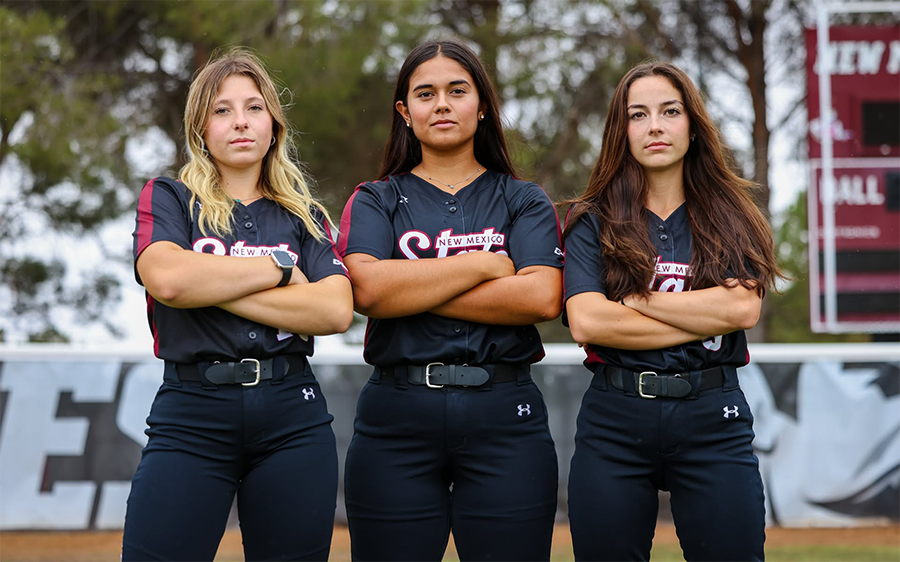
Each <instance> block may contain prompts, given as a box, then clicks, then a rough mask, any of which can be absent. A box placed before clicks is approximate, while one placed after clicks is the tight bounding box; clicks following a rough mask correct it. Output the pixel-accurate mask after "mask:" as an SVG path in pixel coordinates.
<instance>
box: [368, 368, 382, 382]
mask: <svg viewBox="0 0 900 562" xmlns="http://www.w3.org/2000/svg"><path fill="white" fill-rule="evenodd" d="M369 382H370V383H372V384H381V367H379V366H378V365H376V366H375V369H373V370H372V375H371V376H370V377H369Z"/></svg>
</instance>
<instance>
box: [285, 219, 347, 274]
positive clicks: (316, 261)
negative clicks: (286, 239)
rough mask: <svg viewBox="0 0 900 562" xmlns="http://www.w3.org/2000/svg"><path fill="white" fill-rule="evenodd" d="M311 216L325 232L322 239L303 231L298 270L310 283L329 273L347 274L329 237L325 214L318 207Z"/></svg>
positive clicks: (329, 230) (329, 232)
mask: <svg viewBox="0 0 900 562" xmlns="http://www.w3.org/2000/svg"><path fill="white" fill-rule="evenodd" d="M313 218H314V219H315V221H316V222H317V223H318V224H319V225H320V226H321V227H322V232H324V233H325V237H326V238H325V239H324V240H316V239H315V237H314V236H313V235H312V234H310V233H309V232H305V231H304V235H303V238H302V240H301V241H300V263H299V264H297V265H298V266H299V267H300V271H302V272H303V274H304V275H306V278H307V279H309V281H310V283H315V282H316V281H321V280H322V279H325V278H326V277H330V276H331V275H347V270H346V269H345V268H344V262H343V261H342V260H341V258H340V256H338V254H337V251H336V249H335V246H334V241H333V239H332V237H331V229H330V228H329V227H328V221H327V220H325V215H324V214H323V213H322V212H321V211H319V210H318V209H316V210H314V211H313Z"/></svg>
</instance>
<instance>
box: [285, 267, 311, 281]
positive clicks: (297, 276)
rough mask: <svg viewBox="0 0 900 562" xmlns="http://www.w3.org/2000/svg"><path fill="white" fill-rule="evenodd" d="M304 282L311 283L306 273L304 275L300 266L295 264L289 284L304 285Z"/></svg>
mask: <svg viewBox="0 0 900 562" xmlns="http://www.w3.org/2000/svg"><path fill="white" fill-rule="evenodd" d="M304 283H309V279H307V278H306V275H303V272H302V271H300V268H299V267H297V266H296V265H295V266H294V271H292V272H291V280H290V281H288V285H302V284H304Z"/></svg>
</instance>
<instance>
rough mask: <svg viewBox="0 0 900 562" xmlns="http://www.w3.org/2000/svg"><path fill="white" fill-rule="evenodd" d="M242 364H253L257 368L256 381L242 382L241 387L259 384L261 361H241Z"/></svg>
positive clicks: (251, 359) (250, 359)
mask: <svg viewBox="0 0 900 562" xmlns="http://www.w3.org/2000/svg"><path fill="white" fill-rule="evenodd" d="M241 363H253V364H255V366H256V380H255V381H253V382H242V383H241V386H256V385H258V384H259V359H253V358H249V359H241Z"/></svg>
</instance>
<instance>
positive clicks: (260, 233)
mask: <svg viewBox="0 0 900 562" xmlns="http://www.w3.org/2000/svg"><path fill="white" fill-rule="evenodd" d="M190 200H191V192H190V191H189V190H188V189H187V187H186V186H185V185H184V184H183V183H181V182H180V181H177V180H172V179H170V178H164V177H159V178H155V179H152V180H150V181H149V182H147V184H146V185H145V186H144V189H143V190H142V191H141V194H140V197H139V198H138V207H137V218H136V219H135V229H134V259H135V264H137V258H138V256H140V255H141V252H143V251H144V249H146V248H147V246H149V245H150V244H152V243H154V242H159V241H163V240H165V241H168V242H173V243H175V244H177V245H178V246H181V247H182V248H184V249H185V250H193V251H195V252H201V253H206V254H216V255H220V256H239V257H256V256H263V255H268V254H270V253H271V252H272V251H273V250H279V249H280V250H285V251H287V252H288V253H289V254H290V255H291V257H292V258H293V259H294V263H295V264H297V265H298V266H299V268H300V270H301V271H302V272H303V274H304V275H306V277H307V279H309V281H310V283H314V282H316V281H319V280H321V279H324V278H325V277H328V276H330V275H336V274H339V275H346V272H345V270H344V265H343V263H342V261H341V259H340V256H338V255H337V253H336V252H335V250H334V245H333V243H332V242H331V234H330V232H329V229H328V222H327V221H326V220H325V217H324V215H322V213H321V212H319V211H318V210H315V211H314V213H313V216H314V217H315V219H316V220H317V221H318V222H319V224H321V225H322V226H323V228H324V231H325V232H326V234H327V236H328V239H327V240H323V241H317V240H316V239H315V238H313V236H312V235H311V234H310V233H309V232H308V231H307V230H306V227H305V226H304V225H303V221H301V220H300V218H299V217H297V216H296V215H293V214H291V213H290V212H288V211H287V210H285V209H284V208H283V207H281V206H280V205H278V204H277V203H275V202H274V201H271V200H269V199H265V198H263V199H259V200H257V201H254V202H253V203H250V204H249V205H242V204H240V203H237V204H235V206H234V212H233V227H232V233H231V234H230V235H228V236H226V237H225V238H218V237H216V236H215V235H214V234H208V235H204V234H203V233H201V232H200V226H199V224H198V217H199V212H200V202H199V201H196V202H195V203H194V208H193V209H190ZM272 267H273V268H274V267H275V266H274V264H273V266H272ZM134 274H135V278H136V279H137V282H138V283H141V284H142V285H143V283H142V282H141V278H140V276H139V275H138V272H137V265H135V271H134ZM147 319H148V321H149V322H150V330H151V331H152V332H153V340H154V346H153V351H154V352H155V353H156V356H157V357H159V358H160V359H167V360H170V361H176V362H179V363H196V362H198V361H225V360H227V361H230V360H234V359H238V358H242V357H255V358H258V359H265V358H268V357H273V356H276V355H282V354H288V353H290V354H303V355H307V356H309V355H312V353H313V338H312V336H301V335H297V334H291V333H289V332H286V331H282V330H278V329H276V328H272V327H271V326H266V325H264V324H259V323H257V322H253V321H251V320H247V319H245V318H241V317H240V316H236V315H234V314H231V313H230V312H226V311H225V310H222V309H221V308H218V307H214V306H210V307H205V308H187V309H180V308H171V307H168V306H166V305H164V304H162V303H160V302H157V301H156V300H155V299H154V298H153V297H152V296H150V294H149V293H148V294H147Z"/></svg>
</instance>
